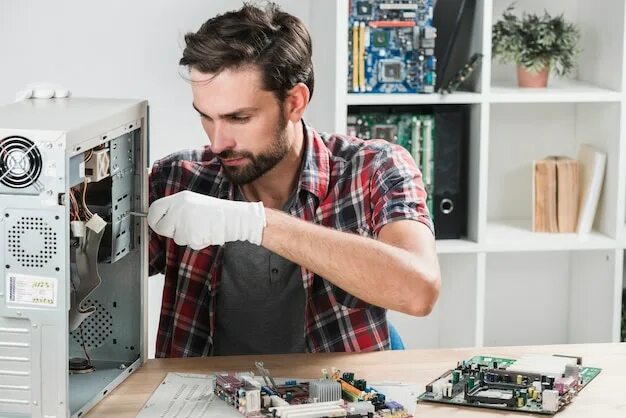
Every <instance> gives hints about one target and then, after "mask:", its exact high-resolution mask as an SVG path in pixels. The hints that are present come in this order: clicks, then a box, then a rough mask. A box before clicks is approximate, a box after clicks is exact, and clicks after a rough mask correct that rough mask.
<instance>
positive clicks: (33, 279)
mask: <svg viewBox="0 0 626 418" xmlns="http://www.w3.org/2000/svg"><path fill="white" fill-rule="evenodd" d="M6 279H7V280H6V283H7V289H6V291H7V296H8V297H9V299H8V303H9V304H20V305H35V306H49V307H55V306H57V279H56V278H54V277H39V276H27V275H24V274H16V273H7V277H6Z"/></svg>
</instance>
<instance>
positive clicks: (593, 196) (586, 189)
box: [576, 144, 606, 235]
mask: <svg viewBox="0 0 626 418" xmlns="http://www.w3.org/2000/svg"><path fill="white" fill-rule="evenodd" d="M578 161H579V164H580V201H579V202H580V203H579V214H578V224H577V226H576V232H577V233H578V234H581V235H585V234H588V233H589V232H590V231H591V228H592V226H593V220H594V218H595V216H596V209H597V208H598V201H599V200H600V193H601V191H602V184H603V183H604V172H605V169H606V153H604V152H602V151H600V150H599V149H597V148H595V147H593V146H591V145H588V144H581V146H580V148H579V150H578Z"/></svg>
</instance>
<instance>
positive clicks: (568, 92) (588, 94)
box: [489, 80, 621, 103]
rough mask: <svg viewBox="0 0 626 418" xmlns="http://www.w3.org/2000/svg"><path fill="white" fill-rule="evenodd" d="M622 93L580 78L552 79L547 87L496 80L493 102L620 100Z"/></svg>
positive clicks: (492, 88)
mask: <svg viewBox="0 0 626 418" xmlns="http://www.w3.org/2000/svg"><path fill="white" fill-rule="evenodd" d="M620 100H621V94H620V93H619V92H617V91H614V90H609V89H604V88H601V87H597V86H594V85H593V84H590V83H586V82H583V81H578V80H565V81H564V80H550V81H549V82H548V87H546V88H528V87H525V88H519V87H517V85H515V84H512V83H511V82H508V83H507V82H504V81H495V82H494V83H493V85H492V86H491V92H490V94H489V101H490V102H491V103H563V102H574V103H577V102H618V101H620Z"/></svg>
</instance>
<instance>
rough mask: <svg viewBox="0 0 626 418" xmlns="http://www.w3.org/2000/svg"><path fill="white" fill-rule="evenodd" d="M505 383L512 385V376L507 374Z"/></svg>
mask: <svg viewBox="0 0 626 418" xmlns="http://www.w3.org/2000/svg"><path fill="white" fill-rule="evenodd" d="M503 381H504V383H511V375H508V374H505V375H504V378H503Z"/></svg>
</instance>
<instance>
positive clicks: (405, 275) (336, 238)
mask: <svg viewBox="0 0 626 418" xmlns="http://www.w3.org/2000/svg"><path fill="white" fill-rule="evenodd" d="M266 220H267V226H266V228H265V230H264V231H263V239H262V242H261V245H262V246H263V247H265V248H267V249H268V250H270V251H273V252H275V253H276V254H279V255H280V256H282V257H284V258H286V259H288V260H291V261H293V262H294V263H296V264H299V265H301V266H303V267H305V268H307V269H308V270H311V271H313V272H314V273H316V274H318V275H319V276H321V277H324V278H325V279H326V280H328V281H330V282H332V283H333V284H334V285H336V286H338V287H340V288H342V289H343V290H345V291H346V292H348V293H350V294H352V295H354V296H355V297H357V298H359V299H362V300H364V301H366V302H368V303H371V304H373V305H376V306H380V307H383V308H388V309H392V310H395V311H400V312H404V313H407V314H410V315H416V316H425V315H428V314H429V313H430V311H431V310H432V308H433V306H434V305H435V302H436V301H437V297H438V296H439V288H440V285H441V273H440V271H439V262H438V259H437V253H436V249H435V240H434V237H433V234H432V232H431V231H430V229H429V228H428V227H427V226H426V225H424V224H423V223H421V222H417V221H413V220H398V221H394V222H390V223H388V224H386V225H385V226H383V227H382V228H381V230H380V232H379V235H378V240H376V239H371V238H365V237H361V236H359V235H356V234H351V233H346V232H341V231H336V230H333V229H330V228H325V227H322V226H319V225H315V224H313V223H310V222H306V221H303V220H301V219H298V218H295V217H293V216H290V215H287V214H285V213H283V212H280V211H277V210H272V209H266ZM294 237H297V239H295V238H294Z"/></svg>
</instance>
